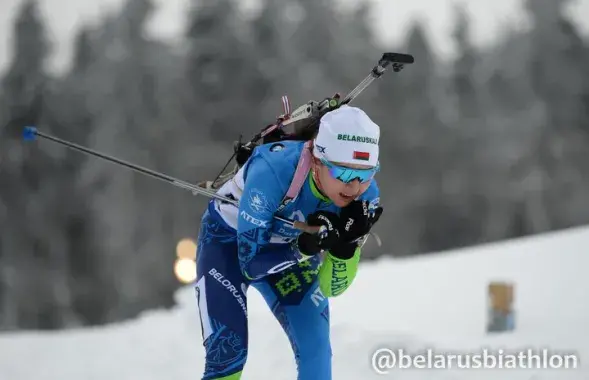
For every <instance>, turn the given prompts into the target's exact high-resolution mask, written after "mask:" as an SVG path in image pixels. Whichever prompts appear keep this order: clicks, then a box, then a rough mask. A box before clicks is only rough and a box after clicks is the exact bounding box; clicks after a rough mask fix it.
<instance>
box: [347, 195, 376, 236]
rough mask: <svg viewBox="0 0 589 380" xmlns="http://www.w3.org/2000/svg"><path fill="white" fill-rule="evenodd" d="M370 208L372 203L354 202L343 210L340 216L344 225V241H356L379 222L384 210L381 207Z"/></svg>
mask: <svg viewBox="0 0 589 380" xmlns="http://www.w3.org/2000/svg"><path fill="white" fill-rule="evenodd" d="M369 206H370V202H368V201H353V202H352V203H350V204H349V205H348V206H346V207H344V208H342V210H341V212H340V215H339V216H340V219H341V223H342V229H341V233H342V240H343V241H346V242H350V241H354V240H356V239H358V238H360V237H362V236H364V235H366V234H368V233H369V232H370V229H371V228H372V226H374V225H375V224H376V222H378V219H380V216H381V215H382V212H383V208H382V207H381V206H379V207H376V208H370V207H369Z"/></svg>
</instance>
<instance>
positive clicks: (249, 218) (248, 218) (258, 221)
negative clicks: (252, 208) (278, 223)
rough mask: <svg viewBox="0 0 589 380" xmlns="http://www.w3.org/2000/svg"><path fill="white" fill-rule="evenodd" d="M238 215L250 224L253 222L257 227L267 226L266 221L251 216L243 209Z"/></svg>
mask: <svg viewBox="0 0 589 380" xmlns="http://www.w3.org/2000/svg"><path fill="white" fill-rule="evenodd" d="M239 215H240V216H241V217H242V218H243V219H245V220H246V221H247V222H249V223H251V224H255V225H256V226H258V227H268V226H267V223H268V222H267V221H265V220H261V219H257V218H254V217H253V216H251V215H250V214H248V213H247V212H245V210H242V211H241V212H240V213H239Z"/></svg>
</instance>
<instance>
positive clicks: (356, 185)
mask: <svg viewBox="0 0 589 380" xmlns="http://www.w3.org/2000/svg"><path fill="white" fill-rule="evenodd" d="M359 189H360V180H359V179H357V178H356V179H355V180H353V181H352V182H348V183H346V190H347V191H349V192H351V193H352V194H355V193H356V192H357V191H358V190H359Z"/></svg>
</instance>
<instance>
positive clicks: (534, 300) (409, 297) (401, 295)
mask: <svg viewBox="0 0 589 380" xmlns="http://www.w3.org/2000/svg"><path fill="white" fill-rule="evenodd" d="M588 244H589V229H578V230H570V231H567V232H563V233H557V234H550V235H544V236H541V237H535V238H531V239H524V240H519V241H514V242H505V243H500V244H494V245H488V246H481V247H477V248H476V249H465V250H460V251H455V252H451V253H448V254H444V255H439V256H436V257H422V258H419V259H407V260H402V261H399V260H381V261H378V262H376V263H371V264H365V265H363V267H362V268H361V270H360V272H359V274H358V277H357V279H356V282H355V283H354V286H353V287H352V288H351V289H350V290H349V291H348V293H347V294H345V295H344V296H342V297H341V298H336V299H334V300H333V301H332V312H331V315H332V319H333V327H332V335H333V351H334V360H333V362H334V379H336V380H348V379H349V380H358V379H372V378H377V377H380V378H390V379H393V378H394V379H396V380H409V379H428V380H438V379H444V380H447V379H457V380H465V379H469V380H470V379H473V380H487V379H497V380H546V379H555V380H572V379H575V380H576V379H579V380H587V379H589V365H585V362H586V361H588V360H589V323H588V322H589V294H588V293H589V276H588V277H586V272H587V268H589V256H588V255H587V252H586V249H587V248H586V247H587V246H588ZM492 280H509V281H514V282H515V283H516V292H515V308H516V312H517V317H516V318H517V320H516V330H515V331H514V332H513V333H506V334H499V335H495V336H489V335H486V334H485V324H486V302H487V297H486V291H487V290H486V289H487V283H488V282H489V281H492ZM177 297H178V301H179V306H178V307H177V308H176V309H175V310H172V311H155V312H149V313H145V314H144V315H143V316H142V317H141V318H139V319H138V320H135V321H130V322H127V323H121V324H117V325H112V326H108V327H103V328H96V329H85V330H81V331H80V330H78V331H69V332H61V333H42V334H41V333H18V334H5V335H0V379H1V380H49V379H51V380H82V379H97V380H98V379H99V380H105V379H108V380H119V379H120V380H131V379H133V380H135V379H137V380H156V379H157V380H161V379H174V380H184V379H186V380H189V379H190V380H195V379H200V376H201V374H202V370H203V350H202V347H201V342H200V325H199V322H198V317H197V310H196V306H195V301H194V297H193V290H192V289H191V288H190V287H188V288H185V289H183V290H181V291H179V292H178V294H177ZM248 303H249V310H250V315H251V317H252V318H251V322H250V329H251V334H250V354H249V358H248V363H247V366H246V369H245V371H244V376H243V379H244V380H248V379H256V380H260V379H273V380H280V379H291V380H294V379H296V372H295V365H294V361H293V359H292V355H291V351H290V347H289V345H288V342H287V340H286V337H285V336H283V335H282V333H281V330H280V327H279V325H278V323H277V322H276V321H275V320H274V319H273V318H272V316H271V314H270V312H269V311H268V310H267V309H266V306H265V304H264V302H263V300H262V298H261V297H260V296H259V294H258V293H256V292H255V290H254V289H252V290H250V293H249V300H248ZM383 347H389V348H405V349H407V350H420V349H426V348H433V349H434V350H435V353H443V352H445V351H452V352H455V353H457V352H460V353H468V352H475V353H477V352H478V353H480V352H481V349H482V348H484V347H487V348H491V349H498V348H503V349H505V350H513V349H523V348H528V347H532V348H537V349H542V348H550V349H552V350H563V351H567V352H571V351H574V352H576V353H577V355H579V358H580V360H581V362H580V366H581V368H580V369H577V370H572V369H569V370H560V371H558V370H554V369H548V370H534V369H525V370H523V369H518V370H508V369H500V370H490V369H479V370H474V369H458V370H444V369H433V370H424V369H412V370H403V371H398V370H397V371H396V372H393V373H392V374H389V375H380V376H379V375H377V374H376V373H375V372H374V370H373V369H372V367H371V364H370V363H371V356H372V354H373V353H374V351H375V350H376V349H378V348H383Z"/></svg>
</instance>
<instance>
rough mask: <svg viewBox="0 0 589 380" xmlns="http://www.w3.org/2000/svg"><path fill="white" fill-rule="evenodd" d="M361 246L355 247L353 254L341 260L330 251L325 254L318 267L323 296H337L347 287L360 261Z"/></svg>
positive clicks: (352, 279)
mask: <svg viewBox="0 0 589 380" xmlns="http://www.w3.org/2000/svg"><path fill="white" fill-rule="evenodd" d="M360 251H361V248H360V247H358V248H356V251H355V252H354V256H352V257H351V258H350V259H347V260H342V259H338V258H337V257H334V256H333V255H332V254H331V253H329V252H328V253H327V255H325V259H324V260H323V264H322V265H321V268H320V269H319V287H320V288H321V293H323V295H324V296H325V297H337V296H339V295H340V294H342V293H343V292H345V291H346V289H348V287H349V286H350V285H351V284H352V281H354V278H355V277H356V272H357V271H358V264H359V262H360Z"/></svg>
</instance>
